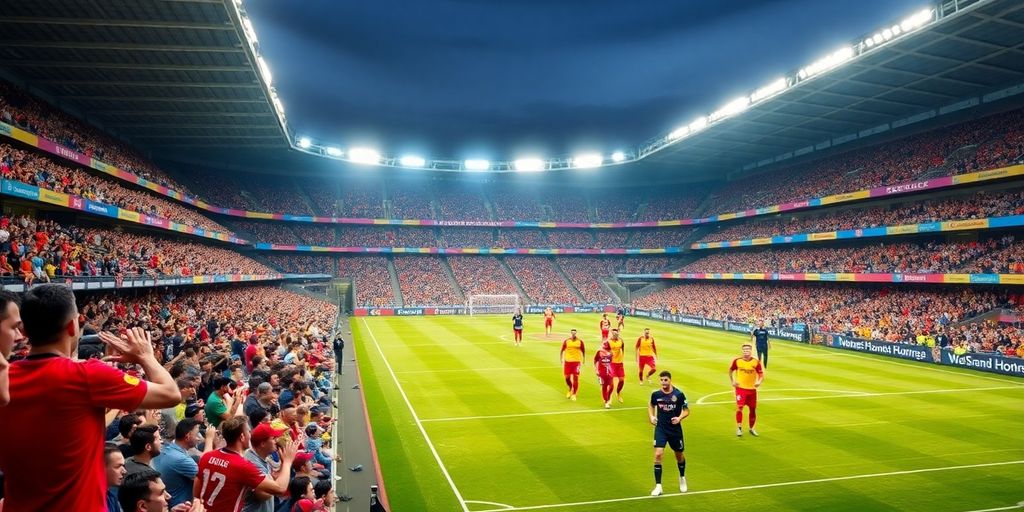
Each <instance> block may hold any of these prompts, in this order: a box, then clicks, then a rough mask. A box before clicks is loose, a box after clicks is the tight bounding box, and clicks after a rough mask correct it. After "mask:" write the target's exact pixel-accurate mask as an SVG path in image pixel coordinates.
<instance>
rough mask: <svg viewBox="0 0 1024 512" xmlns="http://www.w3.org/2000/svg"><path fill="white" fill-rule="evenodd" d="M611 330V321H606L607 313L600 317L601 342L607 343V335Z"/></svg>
mask: <svg viewBox="0 0 1024 512" xmlns="http://www.w3.org/2000/svg"><path fill="white" fill-rule="evenodd" d="M611 330H612V321H611V320H608V313H605V314H604V315H602V316H601V341H608V333H609V331H611Z"/></svg>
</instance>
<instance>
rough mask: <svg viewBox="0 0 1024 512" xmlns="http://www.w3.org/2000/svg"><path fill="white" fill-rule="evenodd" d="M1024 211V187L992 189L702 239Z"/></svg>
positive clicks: (775, 221)
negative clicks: (1022, 188)
mask: <svg viewBox="0 0 1024 512" xmlns="http://www.w3.org/2000/svg"><path fill="white" fill-rule="evenodd" d="M1021 214H1024V190H1020V189H1015V190H988V191H984V190H983V191H977V192H972V193H970V194H969V195H958V196H952V197H945V198H941V199H935V200H930V201H920V200H919V201H916V202H909V201H908V202H901V203H899V204H894V205H887V206H868V207H854V208H849V209H844V210H839V211H824V212H807V213H804V214H798V215H792V214H790V215H780V216H777V217H772V218H769V219H765V220H756V219H752V220H750V221H748V222H741V223H737V224H730V225H726V226H724V227H721V228H720V229H718V230H717V231H714V232H712V233H708V234H707V235H705V236H704V237H702V238H701V240H700V241H702V242H717V241H723V240H745V239H749V238H767V237H771V236H779V235H793V234H799V233H814V232H822V231H839V230H845V229H864V228H873V227H879V226H898V225H902V224H918V223H923V222H938V221H946V220H966V219H981V218H986V217H999V216H1004V215H1021Z"/></svg>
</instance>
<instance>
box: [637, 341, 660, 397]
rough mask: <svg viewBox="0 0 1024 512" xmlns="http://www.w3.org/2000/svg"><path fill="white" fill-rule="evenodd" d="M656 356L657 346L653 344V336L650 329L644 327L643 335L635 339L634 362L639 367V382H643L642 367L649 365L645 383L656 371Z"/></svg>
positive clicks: (648, 381)
mask: <svg viewBox="0 0 1024 512" xmlns="http://www.w3.org/2000/svg"><path fill="white" fill-rule="evenodd" d="M657 358H658V347H657V346H655V345H654V337H653V336H651V330H650V329H644V335H643V336H640V337H639V338H637V339H636V364H637V366H639V367H640V384H643V383H644V367H645V366H646V367H650V369H651V371H649V372H647V383H648V384H650V382H651V375H654V372H656V371H657V367H656V363H657Z"/></svg>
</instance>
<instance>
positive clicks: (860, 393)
mask: <svg viewBox="0 0 1024 512" xmlns="http://www.w3.org/2000/svg"><path fill="white" fill-rule="evenodd" d="M771 391H772V392H776V391H813V392H815V393H843V395H839V396H847V395H849V396H864V395H867V392H865V391H847V390H844V389H808V388H782V389H774V388H773V389H772V390H771ZM733 393H735V391H734V390H729V391H719V392H718V393H711V394H709V395H704V396H702V397H700V398H698V399H697V402H695V405H709V404H720V403H732V402H705V401H704V400H707V399H708V398H711V397H713V396H720V395H731V394H733ZM823 396H825V395H823ZM827 396H832V395H827ZM800 398H805V399H806V398H819V397H817V396H809V397H800ZM763 400H771V399H770V398H764V399H763ZM776 400H780V399H776Z"/></svg>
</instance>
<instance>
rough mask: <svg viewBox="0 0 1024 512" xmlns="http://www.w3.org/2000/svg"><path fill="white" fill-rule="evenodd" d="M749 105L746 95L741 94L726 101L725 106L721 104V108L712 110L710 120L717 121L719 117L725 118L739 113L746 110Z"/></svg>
mask: <svg viewBox="0 0 1024 512" xmlns="http://www.w3.org/2000/svg"><path fill="white" fill-rule="evenodd" d="M749 106H750V98H749V97H747V96H741V97H739V98H736V99H734V100H732V101H730V102H729V103H726V104H725V106H723V107H722V108H720V109H718V110H716V111H714V112H712V113H711V115H710V116H709V117H710V118H711V120H712V121H718V120H720V119H725V118H726V117H730V116H734V115H736V114H739V113H740V112H743V111H744V110H746V109H747V107H749Z"/></svg>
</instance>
